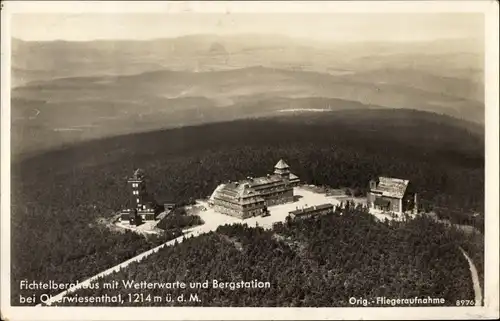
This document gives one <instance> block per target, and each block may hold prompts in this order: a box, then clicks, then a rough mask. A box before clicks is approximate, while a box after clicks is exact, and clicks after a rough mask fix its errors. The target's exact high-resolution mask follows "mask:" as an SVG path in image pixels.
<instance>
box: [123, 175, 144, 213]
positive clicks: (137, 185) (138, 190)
mask: <svg viewBox="0 0 500 321" xmlns="http://www.w3.org/2000/svg"><path fill="white" fill-rule="evenodd" d="M127 183H128V185H129V188H130V190H131V194H130V195H131V196H130V197H131V202H130V205H131V207H133V208H135V209H141V207H143V206H144V204H145V203H146V180H145V176H144V172H143V171H142V170H141V169H136V170H135V172H134V174H133V175H132V177H130V178H129V179H128V181H127Z"/></svg>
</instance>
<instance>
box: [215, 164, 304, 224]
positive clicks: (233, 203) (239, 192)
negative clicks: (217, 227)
mask: <svg viewBox="0 0 500 321" xmlns="http://www.w3.org/2000/svg"><path fill="white" fill-rule="evenodd" d="M299 183H300V180H299V178H298V177H297V176H296V175H294V174H292V173H291V172H290V167H289V166H288V165H287V164H286V163H285V162H284V161H283V160H280V161H279V162H278V163H277V164H276V166H275V167H274V173H273V174H268V175H267V176H263V177H257V178H252V177H249V178H247V179H246V180H242V181H238V182H229V183H226V184H220V185H219V186H217V188H216V189H215V190H214V192H213V194H212V196H211V197H210V200H209V204H210V206H212V207H213V208H214V210H215V211H217V212H219V213H223V214H227V215H231V216H235V217H238V218H241V219H245V218H248V217H252V216H258V215H262V214H264V213H266V212H267V207H268V206H272V205H277V204H283V203H288V202H293V200H294V197H293V187H294V186H297V185H298V184H299Z"/></svg>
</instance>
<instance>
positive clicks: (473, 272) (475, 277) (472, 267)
mask: <svg viewBox="0 0 500 321" xmlns="http://www.w3.org/2000/svg"><path fill="white" fill-rule="evenodd" d="M459 248H460V251H462V254H463V255H464V257H465V258H466V259H467V262H469V269H470V274H471V278H472V285H473V287H474V297H475V301H476V306H481V304H482V302H483V295H482V291H481V284H480V283H479V276H478V274H477V269H476V266H475V265H474V262H473V261H472V259H471V258H470V257H469V255H467V252H465V251H464V249H463V248H461V247H460V246H459Z"/></svg>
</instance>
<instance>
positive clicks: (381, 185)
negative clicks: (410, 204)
mask: <svg viewBox="0 0 500 321" xmlns="http://www.w3.org/2000/svg"><path fill="white" fill-rule="evenodd" d="M409 182H410V181H409V180H406V179H399V178H391V177H379V182H378V184H377V187H376V188H375V189H372V191H373V192H375V193H379V194H382V196H386V197H395V198H403V196H404V195H405V193H406V189H407V188H408V183H409Z"/></svg>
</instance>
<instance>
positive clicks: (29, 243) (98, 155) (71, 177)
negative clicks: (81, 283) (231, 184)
mask: <svg viewBox="0 0 500 321" xmlns="http://www.w3.org/2000/svg"><path fill="white" fill-rule="evenodd" d="M435 119H439V118H434V116H432V115H431V116H429V115H427V114H426V113H421V112H414V113H413V112H409V111H397V110H394V111H387V110H363V111H358V112H357V113H356V112H355V111H349V112H332V113H321V115H320V116H310V115H295V116H289V117H281V118H279V119H278V118H277V119H258V120H257V119H256V120H242V121H234V122H228V123H218V124H210V125H203V126H196V127H184V128H179V129H171V130H165V131H158V132H150V133H143V134H135V135H128V136H120V137H114V138H108V139H103V140H98V141H92V142H88V143H82V144H78V145H75V146H69V147H67V148H64V149H59V150H54V151H51V152H47V153H44V154H40V155H37V156H34V157H31V158H28V159H24V160H22V161H21V162H18V163H13V164H12V196H11V202H12V214H11V215H12V216H11V217H12V219H11V222H12V223H11V224H12V226H11V228H12V229H11V231H12V232H11V234H12V243H11V247H12V248H11V250H12V260H11V264H12V280H13V282H12V293H13V304H16V300H17V297H18V296H17V295H16V294H17V293H19V288H18V285H19V282H18V281H19V280H21V279H28V280H36V281H47V280H56V281H61V282H62V281H65V282H74V281H76V280H82V279H85V278H87V277H89V276H91V275H93V274H95V273H96V272H99V271H101V270H104V269H106V268H108V267H110V266H112V265H113V264H115V263H117V262H118V261H122V260H124V259H125V258H127V257H131V256H132V255H134V254H135V253H137V252H140V251H142V250H145V249H147V248H150V247H152V245H153V244H152V243H151V242H153V243H154V244H157V243H156V242H160V241H159V240H153V241H151V240H148V239H145V238H144V237H141V236H138V235H135V234H130V233H118V232H112V231H110V230H108V229H107V228H105V227H102V226H101V224H100V223H99V221H100V219H102V218H109V217H111V216H112V215H113V214H114V213H116V211H118V210H120V209H121V208H122V207H123V206H124V204H126V201H127V199H128V198H129V195H127V189H126V178H127V177H128V176H129V175H130V174H131V173H132V171H133V169H135V168H136V167H141V168H143V169H144V170H145V171H146V173H147V175H148V177H149V180H148V190H149V191H151V192H152V193H153V194H154V195H160V194H169V195H172V196H173V198H174V199H175V201H176V202H178V203H190V202H192V201H193V200H194V199H196V198H200V197H207V196H208V195H210V194H211V192H212V191H213V189H214V188H215V187H216V186H217V184H219V183H221V182H224V181H227V180H235V179H241V178H245V177H247V176H249V175H250V176H259V175H263V174H266V173H268V172H269V171H271V170H272V168H273V166H274V164H275V163H276V161H277V160H279V159H280V158H284V159H285V160H286V161H287V163H288V164H289V165H290V166H291V168H292V171H293V172H294V173H295V174H297V175H298V176H299V177H300V178H301V179H302V180H303V181H304V182H307V183H310V184H318V185H327V186H331V187H335V188H337V187H343V188H359V189H362V190H364V191H366V187H367V184H368V180H369V179H371V178H373V177H376V176H379V175H385V176H392V177H399V178H406V179H409V180H410V181H412V182H413V183H414V185H415V187H416V188H417V189H418V191H419V195H420V198H421V199H422V204H424V205H425V206H426V207H427V209H432V207H433V206H440V207H442V208H446V209H451V210H455V209H458V210H460V211H461V212H460V213H469V212H470V213H472V212H478V213H480V215H479V216H478V217H479V218H480V219H482V218H483V212H484V141H483V139H482V138H481V137H478V136H476V135H475V134H473V133H471V132H469V131H468V130H466V129H464V128H463V127H460V126H453V125H451V124H450V123H440V122H437V121H435ZM451 210H450V213H451ZM466 217H467V220H468V221H467V222H466V223H472V224H475V225H476V226H477V227H478V228H479V229H482V223H481V220H477V221H473V222H470V215H468V214H467V215H466ZM451 219H452V221H454V222H457V223H464V220H463V217H461V216H458V215H455V214H453V215H452V217H451ZM28 236H29V237H28ZM165 237H166V238H168V237H171V236H168V235H167V236H165ZM209 253H212V252H209Z"/></svg>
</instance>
